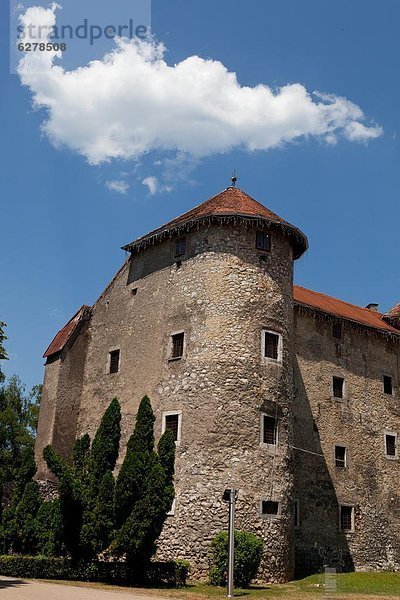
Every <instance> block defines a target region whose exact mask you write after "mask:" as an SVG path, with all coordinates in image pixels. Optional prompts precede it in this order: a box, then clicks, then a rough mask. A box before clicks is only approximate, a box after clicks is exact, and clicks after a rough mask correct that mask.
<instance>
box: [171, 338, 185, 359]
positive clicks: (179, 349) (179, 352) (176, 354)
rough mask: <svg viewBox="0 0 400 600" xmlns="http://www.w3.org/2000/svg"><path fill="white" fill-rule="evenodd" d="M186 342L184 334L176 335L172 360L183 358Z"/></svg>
mask: <svg viewBox="0 0 400 600" xmlns="http://www.w3.org/2000/svg"><path fill="white" fill-rule="evenodd" d="M184 341H185V334H184V333H175V334H174V335H173V336H172V352H171V358H182V356H183V347H184Z"/></svg>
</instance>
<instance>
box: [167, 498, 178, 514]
mask: <svg viewBox="0 0 400 600" xmlns="http://www.w3.org/2000/svg"><path fill="white" fill-rule="evenodd" d="M175 508H176V498H174V499H173V501H172V505H171V508H170V509H169V511H168V512H167V517H174V516H175Z"/></svg>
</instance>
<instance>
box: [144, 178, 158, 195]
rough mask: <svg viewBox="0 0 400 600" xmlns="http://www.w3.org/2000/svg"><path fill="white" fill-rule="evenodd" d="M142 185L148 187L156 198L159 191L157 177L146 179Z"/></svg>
mask: <svg viewBox="0 0 400 600" xmlns="http://www.w3.org/2000/svg"><path fill="white" fill-rule="evenodd" d="M142 183H143V185H146V186H147V187H148V189H149V192H150V194H151V195H152V196H154V194H155V193H156V192H157V189H158V180H157V177H152V176H151V177H145V178H144V179H143V181H142Z"/></svg>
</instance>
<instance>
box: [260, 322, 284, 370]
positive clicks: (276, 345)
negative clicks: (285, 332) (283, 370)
mask: <svg viewBox="0 0 400 600" xmlns="http://www.w3.org/2000/svg"><path fill="white" fill-rule="evenodd" d="M261 345H262V355H263V358H264V359H267V361H274V362H282V336H281V335H280V334H279V333H275V332H274V331H268V330H266V329H264V330H263V331H262V339H261Z"/></svg>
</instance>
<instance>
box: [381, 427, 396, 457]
mask: <svg viewBox="0 0 400 600" xmlns="http://www.w3.org/2000/svg"><path fill="white" fill-rule="evenodd" d="M384 444H385V456H386V458H388V459H389V460H396V459H397V457H398V454H397V433H395V432H393V431H385V434H384Z"/></svg>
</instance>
